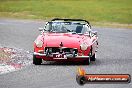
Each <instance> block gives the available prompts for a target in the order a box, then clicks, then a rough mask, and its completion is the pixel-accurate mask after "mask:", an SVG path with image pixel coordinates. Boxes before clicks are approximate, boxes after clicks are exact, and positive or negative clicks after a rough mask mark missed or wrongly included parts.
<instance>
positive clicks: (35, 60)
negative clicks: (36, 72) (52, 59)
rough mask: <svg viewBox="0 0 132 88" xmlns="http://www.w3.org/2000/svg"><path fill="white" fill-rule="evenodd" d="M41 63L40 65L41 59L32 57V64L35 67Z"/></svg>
mask: <svg viewBox="0 0 132 88" xmlns="http://www.w3.org/2000/svg"><path fill="white" fill-rule="evenodd" d="M41 63H42V59H40V58H36V56H35V55H33V64H35V65H41Z"/></svg>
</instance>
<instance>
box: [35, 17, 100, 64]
mask: <svg viewBox="0 0 132 88" xmlns="http://www.w3.org/2000/svg"><path fill="white" fill-rule="evenodd" d="M97 47H98V36H97V32H96V31H92V30H91V26H90V24H89V22H88V21H86V20H82V19H59V18H55V19H52V20H51V21H49V22H47V23H46V25H45V27H44V28H43V30H41V34H40V35H39V36H38V37H37V39H36V40H35V41H34V53H33V64H35V65H40V64H41V63H42V59H43V60H45V61H77V62H81V61H83V63H85V64H90V62H91V61H95V59H96V51H97Z"/></svg>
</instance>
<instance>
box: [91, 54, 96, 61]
mask: <svg viewBox="0 0 132 88" xmlns="http://www.w3.org/2000/svg"><path fill="white" fill-rule="evenodd" d="M90 59H91V61H95V60H96V53H95V54H94V55H93V56H92V57H91V58H90Z"/></svg>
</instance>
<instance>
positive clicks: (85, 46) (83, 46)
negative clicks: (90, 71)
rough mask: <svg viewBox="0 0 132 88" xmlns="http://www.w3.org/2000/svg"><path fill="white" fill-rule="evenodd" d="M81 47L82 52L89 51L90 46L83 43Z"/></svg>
mask: <svg viewBox="0 0 132 88" xmlns="http://www.w3.org/2000/svg"><path fill="white" fill-rule="evenodd" d="M80 47H81V50H87V48H88V45H87V44H86V43H82V44H81V45H80Z"/></svg>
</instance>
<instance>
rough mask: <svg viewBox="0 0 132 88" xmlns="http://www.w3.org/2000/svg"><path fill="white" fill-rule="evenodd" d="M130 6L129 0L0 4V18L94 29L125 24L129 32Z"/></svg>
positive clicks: (3, 0) (28, 0) (34, 0)
mask: <svg viewBox="0 0 132 88" xmlns="http://www.w3.org/2000/svg"><path fill="white" fill-rule="evenodd" d="M131 3H132V0H87V1H86V0H77V1H75V0H65V1H64V0H56V1H55V0H54V1H53V0H52V1H51V0H0V17H9V18H22V19H42V20H46V19H51V18H54V17H59V18H82V19H86V20H88V21H90V22H92V23H93V24H95V25H100V26H105V25H108V26H110V25H113V24H114V25H116V24H120V25H117V26H124V25H123V24H125V26H127V28H132V25H131V24H132V6H131ZM104 23H105V24H104Z"/></svg>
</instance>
